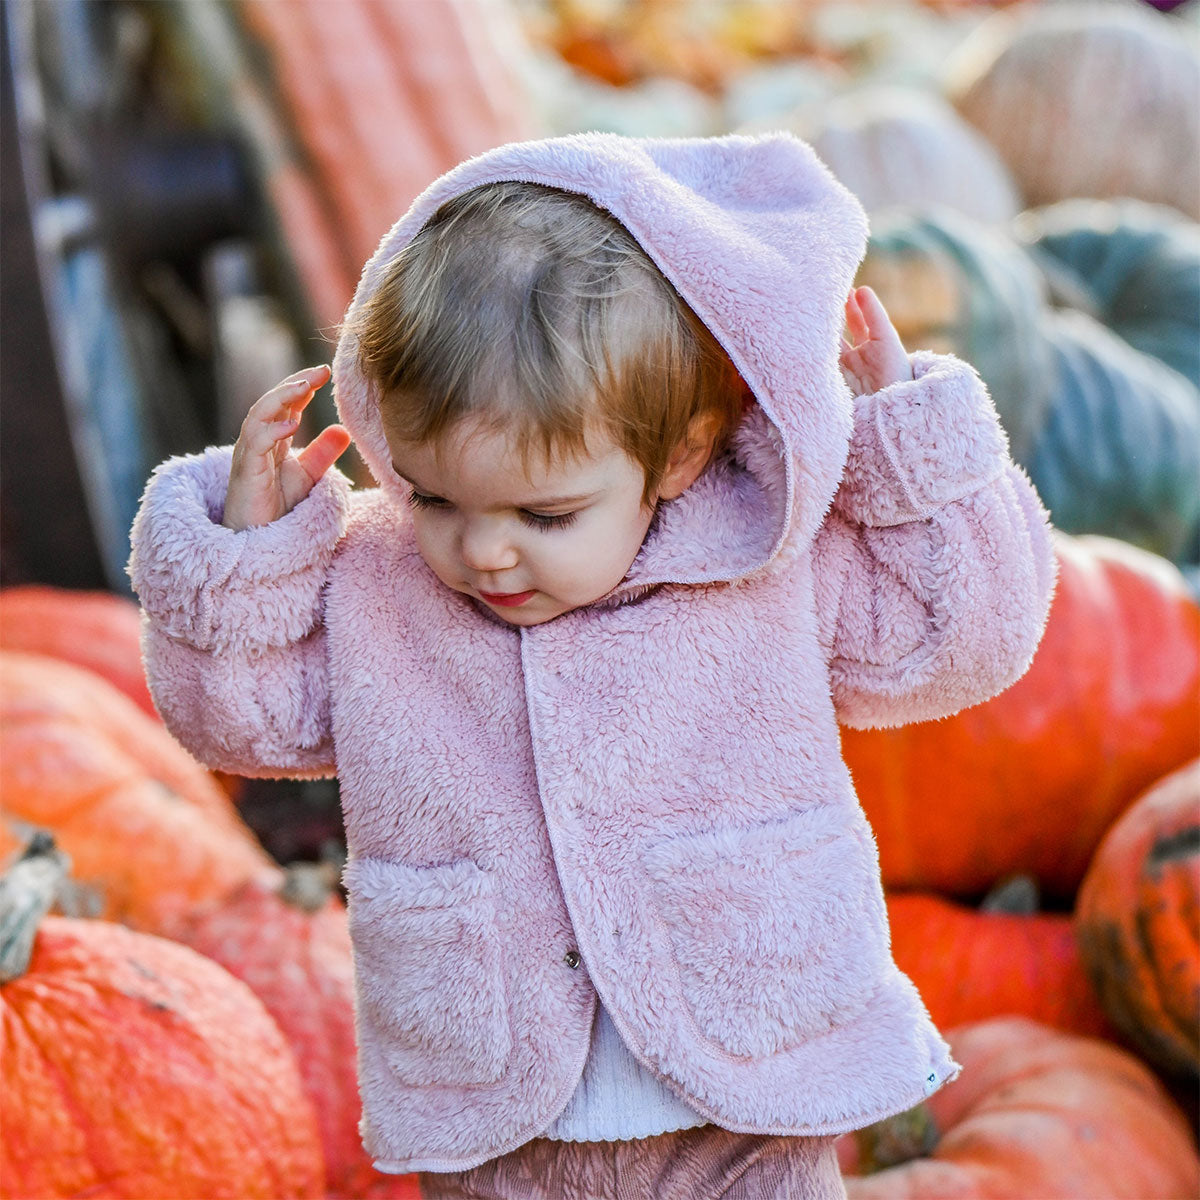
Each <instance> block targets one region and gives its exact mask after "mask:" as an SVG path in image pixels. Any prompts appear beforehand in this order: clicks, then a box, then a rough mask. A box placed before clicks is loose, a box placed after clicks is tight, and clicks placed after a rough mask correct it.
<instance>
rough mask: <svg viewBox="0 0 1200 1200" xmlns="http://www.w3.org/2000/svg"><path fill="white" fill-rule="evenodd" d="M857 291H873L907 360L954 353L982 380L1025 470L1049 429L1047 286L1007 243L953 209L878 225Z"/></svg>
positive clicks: (905, 214)
mask: <svg viewBox="0 0 1200 1200" xmlns="http://www.w3.org/2000/svg"><path fill="white" fill-rule="evenodd" d="M858 282H859V283H860V284H868V285H870V286H871V287H873V288H874V289H875V291H876V292H877V293H878V294H879V296H880V298H881V299H882V300H883V303H884V306H885V307H886V308H887V310H888V313H889V314H890V316H891V318H892V320H893V322H894V323H895V325H896V329H897V330H898V332H899V333H900V337H901V339H902V340H903V342H904V344H905V345H906V346H907V347H908V348H909V349H910V350H917V349H928V350H940V351H948V352H950V353H953V354H957V355H958V356H959V357H960V358H963V359H965V360H966V361H967V362H969V363H971V364H972V365H973V366H974V367H975V369H976V370H977V371H978V372H979V373H980V375H982V376H983V379H984V382H985V383H986V384H987V385H988V389H989V390H990V392H991V394H992V399H993V400H994V401H995V403H996V408H997V411H998V412H999V413H1000V420H1001V421H1002V422H1003V424H1004V428H1005V429H1006V430H1007V432H1008V437H1009V441H1010V443H1011V445H1012V451H1013V455H1014V456H1015V457H1016V458H1017V459H1018V461H1020V460H1021V458H1023V457H1024V456H1025V455H1026V454H1028V452H1029V451H1030V449H1031V448H1032V446H1033V440H1034V438H1035V437H1036V435H1037V432H1038V430H1039V429H1040V428H1041V426H1042V425H1043V423H1044V421H1045V417H1046V411H1047V407H1048V405H1049V402H1050V392H1051V389H1050V387H1049V386H1048V379H1049V375H1050V370H1051V358H1050V348H1049V347H1048V346H1047V345H1046V343H1045V340H1044V339H1043V338H1042V337H1041V335H1040V334H1039V331H1038V321H1039V320H1040V318H1041V316H1042V314H1043V313H1044V311H1045V285H1044V283H1043V280H1042V276H1041V274H1040V273H1039V271H1038V270H1037V268H1036V266H1035V265H1034V264H1033V262H1032V261H1031V260H1030V258H1029V256H1028V255H1027V254H1025V253H1024V252H1023V251H1022V250H1021V248H1020V247H1019V246H1017V245H1016V244H1015V243H1014V242H1013V241H1012V239H1011V238H1009V237H1008V236H1007V235H1006V234H1005V233H1003V232H1002V231H1000V230H997V229H994V228H993V227H991V226H989V225H984V224H983V223H981V222H977V221H973V220H972V219H971V218H970V217H967V216H964V215H962V214H961V213H957V212H954V211H952V210H950V209H939V210H936V211H926V212H923V213H921V214H918V213H916V212H915V211H906V210H900V209H896V210H892V211H891V212H890V213H888V214H884V215H882V216H880V217H878V218H877V219H875V220H873V222H872V232H871V238H870V242H869V244H868V247H867V255H866V258H865V259H864V261H863V264H862V267H861V268H860V270H859V277H858Z"/></svg>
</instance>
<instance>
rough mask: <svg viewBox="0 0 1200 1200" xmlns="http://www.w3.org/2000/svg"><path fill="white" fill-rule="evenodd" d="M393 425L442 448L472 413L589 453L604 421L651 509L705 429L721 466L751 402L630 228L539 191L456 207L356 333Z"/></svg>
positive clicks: (490, 190) (496, 426)
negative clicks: (677, 454)
mask: <svg viewBox="0 0 1200 1200" xmlns="http://www.w3.org/2000/svg"><path fill="white" fill-rule="evenodd" d="M350 329H351V331H352V332H353V333H354V334H355V336H356V337H357V341H358V363H359V367H360V369H361V371H362V372H363V374H364V375H365V376H366V378H367V379H368V380H370V381H371V382H372V383H373V384H374V385H375V386H376V388H377V389H378V392H379V396H380V407H381V414H382V416H383V419H384V422H385V426H386V427H387V428H389V430H391V431H392V432H394V433H395V434H396V435H397V436H399V437H400V438H402V439H403V440H405V441H411V442H416V443H419V444H421V443H425V442H427V441H430V440H438V439H440V438H441V436H442V435H444V434H445V433H447V432H448V431H450V430H451V429H453V428H455V427H456V426H458V425H459V423H460V422H462V421H463V420H464V419H466V418H474V419H478V420H482V421H483V422H484V423H485V425H486V426H487V427H489V428H491V429H493V430H498V431H499V430H502V431H504V432H507V433H509V434H511V435H512V436H514V438H515V439H516V444H517V446H518V447H519V448H520V452H521V454H522V455H523V456H525V463H526V468H528V455H529V452H530V449H531V448H532V447H534V446H540V449H541V450H542V453H543V454H544V455H545V457H546V460H547V462H549V461H550V459H551V458H552V457H553V455H554V454H555V453H556V452H558V453H563V452H565V453H567V454H573V453H581V452H583V451H584V450H585V448H586V434H587V431H588V428H589V426H592V425H595V424H599V425H600V427H601V428H602V429H604V430H605V431H606V432H607V433H608V435H609V436H610V438H611V440H612V441H613V443H614V444H615V445H617V446H619V447H620V448H621V449H623V450H624V451H625V453H626V454H628V455H629V456H630V458H632V459H633V460H634V461H635V462H637V463H638V464H639V465H640V466H641V467H642V469H643V471H644V472H645V488H644V499H645V501H646V503H650V502H651V501H652V499H653V497H654V495H655V493H656V489H657V487H658V485H659V483H660V481H661V479H662V476H663V473H664V470H665V468H666V466H667V463H668V460H669V457H670V454H671V452H672V450H673V449H674V448H675V446H676V445H678V444H679V443H680V442H681V441H682V440H683V439H684V438H685V437H686V435H687V433H688V429H689V425H690V423H691V421H692V419H693V418H694V417H696V416H699V415H702V414H709V415H712V416H715V417H716V418H717V420H716V422H715V427H716V429H717V436H716V441H715V444H714V449H713V453H714V455H715V454H717V453H719V452H720V451H721V449H722V448H723V447H724V445H725V444H726V443H727V441H728V439H729V437H730V435H731V434H732V432H733V430H734V429H735V428H736V427H737V424H738V422H739V420H740V419H741V415H742V411H743V399H744V396H745V395H746V388H745V385H744V384H743V383H742V381H741V379H740V377H739V375H738V373H737V371H736V369H735V368H734V366H733V364H732V363H731V362H730V360H729V358H728V356H727V355H726V354H725V352H724V351H723V350H722V349H721V347H720V345H719V344H718V343H717V341H716V339H715V338H714V337H713V335H712V334H711V333H710V332H709V330H708V329H707V327H706V326H705V325H704V323H703V322H702V321H701V320H700V319H699V318H698V317H697V316H696V315H695V313H693V312H692V310H691V309H690V308H689V307H688V305H687V304H686V303H685V302H684V301H683V299H682V298H681V297H680V296H679V294H678V293H677V292H676V291H675V289H674V288H673V287H672V286H671V284H670V283H669V282H668V280H667V279H666V278H665V277H664V276H663V275H662V273H661V272H660V271H659V270H658V269H657V268H656V267H655V266H654V264H653V263H652V262H651V260H650V259H649V257H648V256H647V255H646V253H645V251H643V250H642V248H641V247H640V246H639V245H638V244H637V242H636V241H635V240H634V238H633V237H632V235H631V234H630V233H629V232H628V230H627V229H626V228H625V227H624V226H623V225H622V224H621V223H620V222H619V221H617V220H616V219H615V218H614V217H612V216H611V215H609V214H608V213H606V212H604V211H602V210H601V209H599V208H597V207H596V206H595V205H594V204H592V203H591V202H590V201H589V200H588V199H587V198H586V197H583V196H579V195H576V194H574V193H571V192H565V191H560V190H558V189H556V188H550V187H544V186H542V185H539V184H529V183H515V182H508V183H496V184H487V185H484V186H482V187H477V188H473V189H472V190H470V191H468V192H464V193H463V194H462V195H460V196H457V197H455V198H454V199H452V200H450V201H448V202H447V203H446V204H444V205H442V207H441V208H439V209H438V211H437V212H436V213H435V214H434V216H433V217H432V218H431V219H430V220H429V221H428V222H427V223H426V224H425V225H424V226H423V227H422V229H421V230H420V232H419V233H418V234H417V236H416V237H415V238H414V239H413V240H412V241H411V242H410V243H409V244H408V245H407V246H405V247H404V248H403V249H402V250H401V251H400V252H399V254H397V256H396V258H395V260H394V261H393V262H392V263H391V264H390V265H389V267H388V269H387V271H386V273H385V275H384V278H383V280H382V282H381V283H380V285H379V287H378V288H377V289H376V290H375V292H374V293H373V294H372V296H371V297H370V299H369V300H368V301H367V302H366V304H365V305H364V306H363V307H362V308H361V310H360V312H359V313H358V314H357V316H356V318H355V319H354V320H353V322H352V323H351V326H350Z"/></svg>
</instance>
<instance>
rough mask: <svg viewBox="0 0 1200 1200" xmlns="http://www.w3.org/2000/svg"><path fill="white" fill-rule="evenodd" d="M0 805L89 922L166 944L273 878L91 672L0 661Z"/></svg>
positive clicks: (33, 659)
mask: <svg viewBox="0 0 1200 1200" xmlns="http://www.w3.org/2000/svg"><path fill="white" fill-rule="evenodd" d="M0 795H2V796H3V798H4V819H5V823H6V824H7V825H8V827H9V836H10V837H11V836H12V834H13V833H14V832H15V833H17V834H20V833H22V832H25V831H27V830H28V829H29V828H30V827H37V828H44V829H49V830H51V831H53V832H54V834H55V836H56V838H57V839H58V841H59V844H60V845H62V846H63V847H64V849H65V850H66V851H67V852H68V853H69V854H70V855H71V856H72V858H73V860H74V862H75V867H76V878H77V880H78V881H79V883H81V884H84V885H86V886H87V887H88V888H90V889H92V891H93V893H94V896H95V900H96V906H95V907H94V908H93V909H92V910H91V913H92V915H102V916H105V917H108V918H110V919H115V920H121V921H124V922H126V923H128V924H130V925H133V926H135V927H138V928H141V929H147V930H150V931H152V932H155V933H165V934H170V933H171V932H172V929H173V927H174V925H175V923H176V922H177V921H178V920H179V919H180V918H181V917H182V916H183V914H185V913H186V912H187V911H188V910H190V909H191V908H193V907H195V906H196V905H197V904H199V903H202V902H204V901H206V900H209V899H212V898H214V897H220V896H222V895H225V894H226V893H228V892H231V891H233V890H234V889H235V888H236V887H238V886H240V885H242V884H243V883H245V882H246V881H247V880H248V879H252V878H256V877H260V876H265V877H273V878H277V877H278V868H277V867H276V866H275V865H274V864H273V862H272V861H271V859H270V857H269V856H268V855H267V854H266V852H265V851H264V850H263V849H262V848H261V846H259V844H258V842H257V841H256V840H255V838H254V837H253V835H252V834H251V833H250V832H249V830H248V829H247V828H246V827H245V825H244V824H243V823H242V822H241V820H240V818H239V817H238V816H237V814H236V812H234V810H233V809H232V807H231V805H230V804H229V801H228V800H227V798H226V797H225V796H224V794H223V793H222V792H221V790H220V788H218V787H217V785H216V784H215V783H214V782H213V780H212V779H211V778H210V777H209V776H208V774H207V772H205V771H204V770H203V768H201V767H200V766H199V765H198V764H197V763H195V762H194V761H193V760H192V759H191V758H189V757H188V755H187V753H186V752H185V751H184V750H183V749H182V748H181V747H180V746H179V745H178V744H177V743H176V742H175V741H174V740H173V739H172V738H171V736H170V734H168V733H167V731H166V730H165V729H164V728H163V727H162V726H161V725H160V724H159V723H158V722H156V721H154V720H152V719H151V718H150V717H147V716H146V715H145V714H144V713H143V712H141V711H140V710H139V709H138V708H137V706H136V705H134V704H133V702H132V701H130V700H128V699H127V698H126V697H125V696H124V695H122V694H121V693H120V692H118V691H117V690H116V689H115V688H114V687H113V686H112V685H110V684H109V683H107V682H106V681H105V680H103V679H101V678H100V677H99V676H97V675H93V674H92V673H91V672H89V671H85V670H82V669H81V668H79V667H74V666H72V665H70V664H69V663H60V662H56V661H55V660H53V659H48V658H42V657H40V656H38V655H24V654H16V653H11V652H10V653H0Z"/></svg>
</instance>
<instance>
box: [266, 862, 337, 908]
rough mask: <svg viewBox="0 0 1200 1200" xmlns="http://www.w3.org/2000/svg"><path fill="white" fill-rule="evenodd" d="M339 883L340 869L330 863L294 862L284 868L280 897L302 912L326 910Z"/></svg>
mask: <svg viewBox="0 0 1200 1200" xmlns="http://www.w3.org/2000/svg"><path fill="white" fill-rule="evenodd" d="M337 881H338V869H337V867H336V866H334V865H333V864H332V863H329V862H319V863H310V862H294V863H289V864H288V866H286V867H285V868H284V872H283V883H282V884H281V885H280V887H279V896H280V898H281V899H282V900H284V901H285V902H286V903H288V904H291V905H293V906H294V907H296V908H298V909H300V911H301V912H306V913H315V912H318V911H319V910H320V909H322V908H324V907H325V905H326V903H327V902H328V901H329V897H330V896H331V895H332V894H333V889H334V886H335V885H336V884H337Z"/></svg>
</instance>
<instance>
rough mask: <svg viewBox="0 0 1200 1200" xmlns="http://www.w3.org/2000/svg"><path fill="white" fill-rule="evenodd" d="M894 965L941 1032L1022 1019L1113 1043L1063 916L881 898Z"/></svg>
mask: <svg viewBox="0 0 1200 1200" xmlns="http://www.w3.org/2000/svg"><path fill="white" fill-rule="evenodd" d="M887 910H888V921H889V923H890V925H891V931H892V953H893V955H894V956H895V959H896V965H897V966H898V967H899V968H900V970H902V971H903V972H904V973H905V974H906V975H907V976H908V977H909V978H910V979H911V980H912V981H913V983H915V984H916V985H917V990H918V991H919V992H920V993H921V998H922V999H923V1000H924V1001H925V1006H926V1007H927V1008H928V1009H929V1015H930V1016H931V1017H932V1018H933V1020H934V1023H935V1024H937V1025H938V1026H939V1027H941V1028H943V1029H948V1028H951V1027H952V1026H955V1025H963V1024H966V1023H967V1022H969V1021H981V1020H985V1019H987V1018H989V1017H998V1016H1010V1015H1011V1016H1023V1017H1030V1018H1032V1019H1033V1020H1036V1021H1041V1022H1043V1023H1044V1024H1046V1025H1050V1026H1053V1027H1054V1028H1057V1029H1065V1030H1068V1031H1070V1032H1073V1033H1083V1034H1088V1035H1090V1036H1093V1037H1107V1038H1113V1037H1114V1036H1115V1030H1114V1029H1113V1027H1112V1026H1111V1025H1110V1024H1109V1023H1108V1020H1107V1018H1106V1017H1105V1015H1104V1011H1103V1009H1101V1007H1100V1003H1099V1001H1098V1000H1097V998H1096V995H1095V992H1094V991H1093V989H1092V986H1091V983H1090V981H1089V980H1088V977H1087V975H1086V973H1085V972H1084V969H1083V963H1082V962H1081V960H1080V957H1079V947H1078V946H1077V945H1076V944H1075V933H1074V930H1073V929H1072V926H1071V917H1070V916H1069V915H1068V914H1066V913H1039V912H1033V913H1028V914H1026V913H1013V912H996V911H988V912H983V911H979V910H977V909H974V908H969V907H967V906H966V905H963V904H956V903H954V901H952V900H948V899H946V898H945V897H943V896H937V895H935V894H933V893H932V892H903V893H898V894H891V895H889V896H888V897H887Z"/></svg>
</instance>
